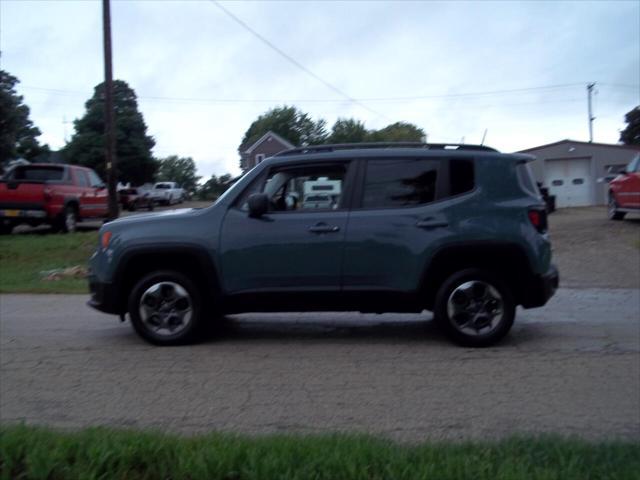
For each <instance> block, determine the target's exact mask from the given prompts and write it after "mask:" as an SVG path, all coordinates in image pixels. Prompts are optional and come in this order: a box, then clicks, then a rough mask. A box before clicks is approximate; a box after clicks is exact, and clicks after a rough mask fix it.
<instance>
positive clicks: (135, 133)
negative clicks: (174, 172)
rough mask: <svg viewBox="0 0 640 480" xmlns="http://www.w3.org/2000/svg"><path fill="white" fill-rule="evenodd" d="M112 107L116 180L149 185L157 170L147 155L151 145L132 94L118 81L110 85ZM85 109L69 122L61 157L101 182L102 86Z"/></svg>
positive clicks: (150, 156) (151, 158) (155, 163)
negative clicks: (71, 131) (92, 172)
mask: <svg viewBox="0 0 640 480" xmlns="http://www.w3.org/2000/svg"><path fill="white" fill-rule="evenodd" d="M113 104H114V113H115V131H116V158H117V165H118V168H117V172H116V174H117V178H118V180H119V181H121V182H123V183H127V182H131V183H132V184H133V185H140V184H143V183H146V182H151V181H153V178H154V175H155V173H156V170H157V168H158V165H157V162H156V161H155V160H154V159H153V156H152V155H151V149H152V148H153V146H154V145H155V141H154V140H153V138H152V137H150V136H149V135H147V125H146V124H145V122H144V118H143V117H142V113H140V111H139V110H138V100H137V98H136V94H135V92H134V91H133V89H131V87H129V85H127V83H126V82H124V81H122V80H115V81H114V82H113ZM85 107H86V112H85V114H84V116H83V117H82V118H80V119H77V120H75V121H74V122H73V123H74V126H75V133H74V134H73V137H71V141H70V142H69V143H68V144H67V145H65V147H64V149H63V151H62V153H63V156H64V158H65V160H66V161H67V162H69V163H77V164H80V165H85V166H87V167H90V168H93V169H95V170H96V171H97V172H98V173H99V174H100V175H102V176H103V178H104V177H105V147H104V145H105V143H104V83H101V84H99V85H97V86H96V87H95V89H94V93H93V96H92V97H91V98H90V99H89V100H88V101H87V102H86V103H85Z"/></svg>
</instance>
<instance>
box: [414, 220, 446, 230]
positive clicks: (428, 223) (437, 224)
mask: <svg viewBox="0 0 640 480" xmlns="http://www.w3.org/2000/svg"><path fill="white" fill-rule="evenodd" d="M448 226H449V224H448V223H447V222H445V221H442V220H420V221H419V222H418V223H416V227H418V228H425V229H431V228H444V227H448Z"/></svg>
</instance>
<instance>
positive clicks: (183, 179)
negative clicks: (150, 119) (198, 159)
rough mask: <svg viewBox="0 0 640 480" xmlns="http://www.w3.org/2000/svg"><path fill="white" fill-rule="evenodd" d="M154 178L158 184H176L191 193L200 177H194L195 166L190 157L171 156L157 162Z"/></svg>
mask: <svg viewBox="0 0 640 480" xmlns="http://www.w3.org/2000/svg"><path fill="white" fill-rule="evenodd" d="M156 178H157V180H158V181H160V182H177V183H179V184H180V186H181V187H182V188H184V189H185V190H187V191H189V192H193V191H194V190H195V189H196V186H197V185H198V181H199V180H200V178H202V177H199V176H197V175H196V164H195V162H194V161H193V159H192V158H191V157H178V156H177V155H171V156H169V157H167V158H161V159H160V160H159V161H158V174H157V175H156Z"/></svg>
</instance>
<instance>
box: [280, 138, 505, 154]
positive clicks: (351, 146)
mask: <svg viewBox="0 0 640 480" xmlns="http://www.w3.org/2000/svg"><path fill="white" fill-rule="evenodd" d="M391 148H419V149H424V150H451V151H481V152H498V150H496V149H495V148H491V147H487V146H484V145H471V144H466V143H422V142H369V143H337V144H332V145H308V146H305V147H297V148H291V149H289V150H284V151H282V152H280V153H277V154H276V155H274V157H284V156H288V155H302V154H305V153H329V152H335V151H338V150H363V149H391Z"/></svg>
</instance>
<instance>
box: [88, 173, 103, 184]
mask: <svg viewBox="0 0 640 480" xmlns="http://www.w3.org/2000/svg"><path fill="white" fill-rule="evenodd" d="M89 182H90V183H91V186H92V187H103V186H104V182H103V181H102V179H101V178H100V177H99V176H98V174H97V173H96V172H94V171H93V170H89Z"/></svg>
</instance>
